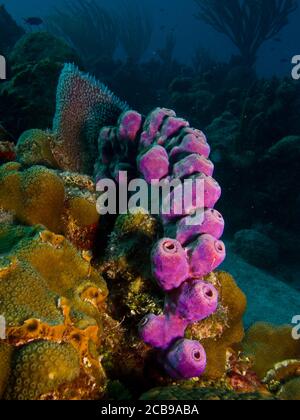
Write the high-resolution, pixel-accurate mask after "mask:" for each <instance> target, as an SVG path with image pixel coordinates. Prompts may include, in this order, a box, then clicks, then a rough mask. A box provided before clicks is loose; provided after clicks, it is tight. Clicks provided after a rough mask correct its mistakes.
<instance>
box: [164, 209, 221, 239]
mask: <svg viewBox="0 0 300 420" xmlns="http://www.w3.org/2000/svg"><path fill="white" fill-rule="evenodd" d="M224 227H225V221H224V218H223V216H222V215H221V213H219V212H218V211H217V210H215V209H206V210H205V212H204V219H203V222H202V223H201V224H194V225H193V224H192V225H190V224H189V223H188V219H187V218H183V219H180V220H179V222H177V225H176V239H177V241H179V242H180V243H181V244H182V245H186V244H187V243H190V242H192V241H194V240H195V239H196V238H197V237H198V236H199V235H203V234H209V235H212V236H214V237H215V238H216V239H220V238H221V236H222V235H223V233H224ZM166 230H167V227H166Z"/></svg>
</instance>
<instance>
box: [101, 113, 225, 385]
mask: <svg viewBox="0 0 300 420" xmlns="http://www.w3.org/2000/svg"><path fill="white" fill-rule="evenodd" d="M100 143H101V150H102V153H101V162H100V163H101V165H100V167H101V171H100V172H99V173H98V179H99V178H101V177H102V176H103V174H106V175H107V174H110V176H113V177H114V178H115V179H117V173H118V170H119V169H120V167H121V168H126V165H127V167H130V168H131V170H132V169H133V167H134V165H135V170H136V171H137V172H138V173H139V176H142V177H143V178H144V179H145V180H146V181H147V183H148V184H152V183H157V182H160V181H162V180H169V181H170V180H175V179H177V180H178V179H180V180H189V181H190V182H191V185H192V188H191V190H190V194H191V197H190V198H191V203H197V201H196V193H197V189H198V188H199V184H198V183H197V181H199V180H200V181H202V184H201V185H202V186H203V202H202V203H201V204H199V208H195V206H191V207H190V208H189V207H188V208H184V211H183V213H182V214H180V215H178V214H176V213H175V212H170V214H167V215H166V214H161V220H162V223H163V225H164V231H165V237H164V238H163V239H161V240H160V241H159V242H158V243H157V244H156V245H155V247H154V248H153V251H152V255H151V264H152V272H153V277H154V278H155V280H156V281H157V283H158V285H159V286H160V287H161V289H162V290H163V291H164V292H165V294H166V299H165V308H164V313H163V315H160V316H155V315H153V314H150V315H148V316H147V317H146V318H145V319H144V320H143V321H142V322H141V324H140V326H139V331H140V336H141V338H142V339H143V340H144V342H145V343H146V344H148V345H150V346H152V347H153V348H155V349H157V350H159V351H160V359H161V360H162V363H163V365H164V367H165V370H166V372H167V373H169V374H170V375H171V376H172V377H173V378H175V379H188V378H192V377H197V376H200V375H201V374H203V372H204V371H205V368H206V354H205V350H204V348H203V347H202V345H201V344H200V343H199V342H195V341H192V340H187V339H185V338H184V336H185V331H186V329H187V327H188V326H189V325H190V324H192V323H195V322H200V321H202V320H204V319H206V318H208V317H209V316H211V315H212V314H213V313H214V312H215V311H216V310H217V307H218V292H217V290H216V289H215V287H214V286H213V285H211V284H210V283H207V282H205V281H204V278H205V276H206V275H208V274H209V273H211V272H212V271H213V270H215V269H216V268H217V267H218V266H219V265H220V264H221V263H222V262H223V261H224V259H225V256H226V250H225V245H224V243H223V242H222V241H221V240H220V238H221V236H222V235H223V231H224V219H223V217H222V215H221V214H220V213H219V212H218V211H216V210H215V209H214V207H215V205H216V203H217V202H218V200H219V199H220V197H221V188H220V186H219V184H218V183H217V182H216V181H215V180H214V179H213V178H212V176H213V172H214V165H213V163H212V162H211V161H210V160H209V156H210V147H209V145H208V143H207V139H206V137H205V135H204V134H203V133H202V132H201V131H199V130H196V129H193V128H191V127H190V125H189V123H188V122H187V121H185V120H183V119H180V118H177V117H176V114H175V112H174V111H171V110H167V109H162V108H158V109H155V110H154V111H153V112H152V113H150V114H149V116H148V117H147V118H146V119H145V120H144V119H143V118H142V116H141V115H140V114H138V113H136V112H135V111H127V112H125V113H123V114H122V116H121V117H120V119H119V122H118V125H117V127H114V128H104V129H102V131H101V133H100ZM100 143H99V145H100ZM117 150H119V154H120V155H121V156H122V163H121V164H120V162H121V161H120V159H118V160H117V161H116V160H113V159H112V158H111V157H112V156H116V151H117ZM133 150H135V151H136V153H135V154H134V160H135V163H133V158H132V151H133ZM120 151H121V153H120ZM174 197H175V196H174V191H173V192H170V197H169V200H170V202H172V200H173V201H174V200H175V198H174ZM198 210H200V211H201V212H202V213H201V214H202V215H203V217H202V219H201V223H193V224H191V223H190V218H191V216H193V214H194V213H196V212H197V211H198Z"/></svg>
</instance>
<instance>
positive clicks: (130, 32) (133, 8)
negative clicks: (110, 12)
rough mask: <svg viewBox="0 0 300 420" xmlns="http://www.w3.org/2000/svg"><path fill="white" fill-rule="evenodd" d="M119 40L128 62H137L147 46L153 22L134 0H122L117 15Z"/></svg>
mask: <svg viewBox="0 0 300 420" xmlns="http://www.w3.org/2000/svg"><path fill="white" fill-rule="evenodd" d="M119 26H120V42H121V44H122V46H123V48H124V50H125V53H126V55H127V60H128V62H129V64H137V63H138V62H139V61H140V60H141V58H142V57H143V54H144V53H145V52H146V50H147V48H148V47H149V44H150V41H151V37H152V32H153V24H152V21H151V18H150V17H149V16H148V15H147V13H146V12H145V10H144V9H143V7H142V6H141V5H140V4H139V3H138V2H136V1H135V0H124V5H123V8H122V13H121V15H120V17H119Z"/></svg>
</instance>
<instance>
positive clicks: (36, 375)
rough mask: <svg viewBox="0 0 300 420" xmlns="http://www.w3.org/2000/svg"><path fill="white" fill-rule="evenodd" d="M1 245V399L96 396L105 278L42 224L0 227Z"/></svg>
mask: <svg viewBox="0 0 300 420" xmlns="http://www.w3.org/2000/svg"><path fill="white" fill-rule="evenodd" d="M0 245H1V256H0V312H1V314H3V316H4V317H5V320H6V338H5V340H2V341H1V347H0V353H1V355H2V357H1V363H3V364H4V366H3V369H1V372H0V391H1V394H2V396H3V397H4V398H5V399H43V398H46V399H52V398H59V399H64V398H74V399H81V398H89V397H93V398H94V397H95V395H96V394H97V395H98V397H100V396H101V394H102V393H103V392H104V389H105V381H106V375H105V373H104V370H103V368H102V366H101V364H100V354H99V351H100V348H101V340H102V334H103V322H102V320H103V316H104V315H103V314H104V312H105V308H106V304H105V301H106V298H107V295H108V290H107V286H106V283H105V281H104V280H103V279H102V278H101V277H100V275H99V274H98V273H97V272H96V271H95V270H94V269H93V268H92V267H91V264H90V262H89V261H87V260H86V259H85V258H84V257H83V256H82V255H81V254H80V252H78V251H77V250H76V249H75V248H74V247H73V246H72V245H71V244H70V243H69V242H68V241H67V240H66V239H65V238H64V237H63V236H58V235H55V234H53V233H51V232H49V231H45V230H43V229H42V228H39V227H37V228H29V227H21V226H18V227H16V226H14V225H4V224H2V225H1V227H0ZM27 384H30V386H28V385H27ZM62 385H64V386H63V387H62V388H61V386H62ZM66 393H67V394H66Z"/></svg>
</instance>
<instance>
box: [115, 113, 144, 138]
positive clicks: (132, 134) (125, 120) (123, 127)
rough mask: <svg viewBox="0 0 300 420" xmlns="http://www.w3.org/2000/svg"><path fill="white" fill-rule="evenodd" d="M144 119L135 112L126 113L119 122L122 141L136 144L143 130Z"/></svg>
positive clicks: (119, 134)
mask: <svg viewBox="0 0 300 420" xmlns="http://www.w3.org/2000/svg"><path fill="white" fill-rule="evenodd" d="M142 123H143V117H142V116H141V114H139V113H138V112H135V111H127V112H124V113H123V114H122V115H121V117H120V119H119V122H118V126H119V130H118V137H119V139H120V140H121V141H122V140H129V141H131V142H135V141H136V139H137V135H138V133H139V131H140V130H141V128H142Z"/></svg>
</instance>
